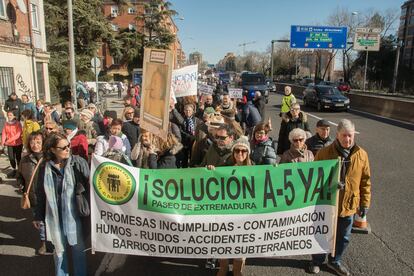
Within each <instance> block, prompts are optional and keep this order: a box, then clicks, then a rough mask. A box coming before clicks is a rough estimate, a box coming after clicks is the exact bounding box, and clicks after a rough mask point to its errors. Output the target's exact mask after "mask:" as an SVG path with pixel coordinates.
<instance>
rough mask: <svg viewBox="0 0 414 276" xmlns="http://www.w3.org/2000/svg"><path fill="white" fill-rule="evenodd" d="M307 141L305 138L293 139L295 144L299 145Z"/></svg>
mask: <svg viewBox="0 0 414 276" xmlns="http://www.w3.org/2000/svg"><path fill="white" fill-rule="evenodd" d="M304 140H305V139H304V138H299V139H292V141H293V142H295V143H297V142H303V141H304Z"/></svg>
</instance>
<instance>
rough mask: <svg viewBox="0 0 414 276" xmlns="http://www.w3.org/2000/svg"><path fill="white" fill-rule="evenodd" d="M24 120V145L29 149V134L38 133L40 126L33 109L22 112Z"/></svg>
mask: <svg viewBox="0 0 414 276" xmlns="http://www.w3.org/2000/svg"><path fill="white" fill-rule="evenodd" d="M21 115H22V119H23V135H22V139H23V145H24V147H27V138H28V137H29V134H30V133H32V132H34V131H38V130H39V129H40V125H39V124H38V123H37V122H36V119H35V117H34V114H33V112H32V110H31V109H25V110H23V111H22V114H21Z"/></svg>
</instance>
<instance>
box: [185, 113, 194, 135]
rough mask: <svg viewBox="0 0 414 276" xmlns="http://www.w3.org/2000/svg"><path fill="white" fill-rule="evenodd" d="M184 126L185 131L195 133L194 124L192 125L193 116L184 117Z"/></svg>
mask: <svg viewBox="0 0 414 276" xmlns="http://www.w3.org/2000/svg"><path fill="white" fill-rule="evenodd" d="M184 127H185V132H187V133H188V134H191V135H195V125H194V120H193V117H190V118H185V120H184Z"/></svg>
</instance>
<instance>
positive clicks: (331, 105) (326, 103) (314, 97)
mask: <svg viewBox="0 0 414 276" xmlns="http://www.w3.org/2000/svg"><path fill="white" fill-rule="evenodd" d="M303 104H304V105H305V106H315V107H316V108H317V109H318V111H322V110H324V109H332V110H349V107H350V101H349V98H348V97H345V96H344V95H343V94H342V93H341V91H339V90H338V88H336V87H334V86H330V85H314V86H308V87H307V88H306V89H305V90H304V91H303Z"/></svg>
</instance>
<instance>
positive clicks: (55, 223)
mask: <svg viewBox="0 0 414 276" xmlns="http://www.w3.org/2000/svg"><path fill="white" fill-rule="evenodd" d="M71 161H72V158H71V157H70V158H69V159H68V160H67V161H66V165H65V168H64V175H63V183H62V193H61V194H60V195H58V196H60V204H61V206H60V207H61V208H60V209H61V213H60V214H59V208H58V200H57V198H56V194H57V191H56V188H57V187H56V186H57V185H56V183H54V181H53V176H52V161H48V162H46V164H45V176H44V184H43V185H44V188H45V194H46V218H45V222H46V235H47V238H48V240H49V241H51V242H52V243H53V245H54V246H55V250H56V254H57V255H58V256H62V254H63V252H64V251H65V238H64V237H66V239H67V242H68V243H69V245H76V244H77V243H78V235H77V234H78V231H77V224H78V223H77V222H76V212H77V210H76V206H75V204H74V203H75V200H74V197H75V191H74V189H75V177H74V175H73V169H72V168H71ZM60 216H61V218H60V219H59V217H60ZM60 220H61V221H62V225H60Z"/></svg>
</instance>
